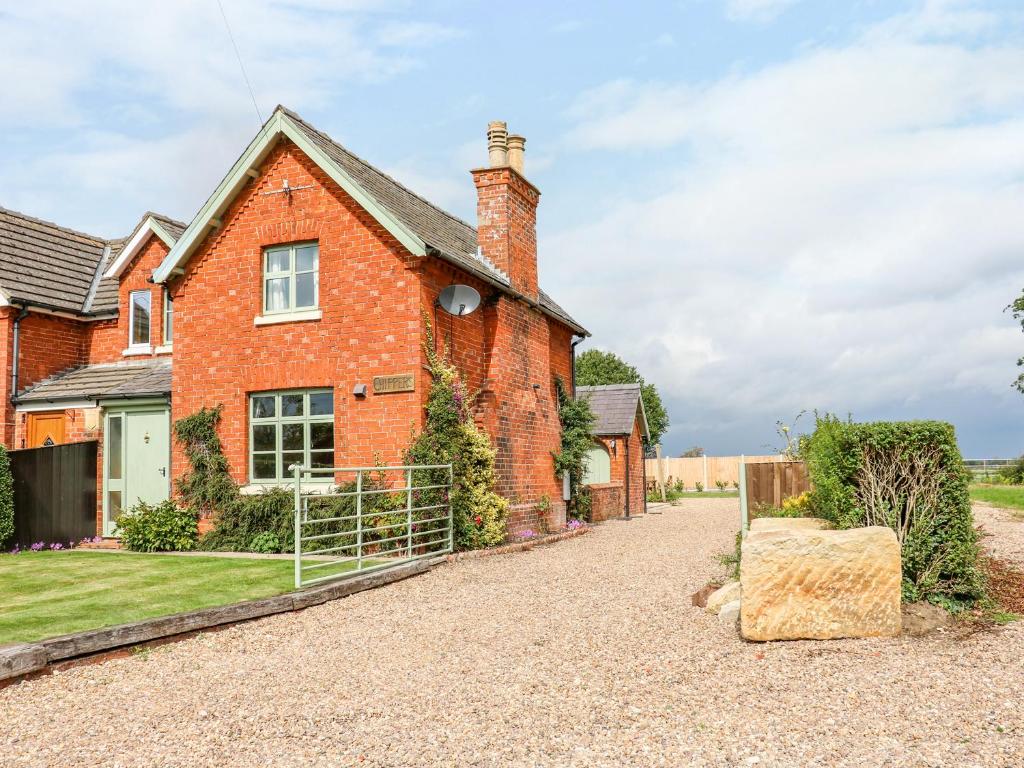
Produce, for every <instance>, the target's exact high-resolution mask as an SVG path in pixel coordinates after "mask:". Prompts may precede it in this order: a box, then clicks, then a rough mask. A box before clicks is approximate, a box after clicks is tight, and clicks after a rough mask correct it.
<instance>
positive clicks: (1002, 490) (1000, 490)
mask: <svg viewBox="0 0 1024 768" xmlns="http://www.w3.org/2000/svg"><path fill="white" fill-rule="evenodd" d="M971 499H972V500H973V501H984V502H987V503H989V504H992V505H993V506H996V507H1002V508H1003V509H1024V485H982V484H977V485H972V486H971Z"/></svg>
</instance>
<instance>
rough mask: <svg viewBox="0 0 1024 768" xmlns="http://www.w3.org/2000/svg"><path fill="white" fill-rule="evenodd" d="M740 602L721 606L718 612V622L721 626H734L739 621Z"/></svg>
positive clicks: (734, 601) (736, 601)
mask: <svg viewBox="0 0 1024 768" xmlns="http://www.w3.org/2000/svg"><path fill="white" fill-rule="evenodd" d="M741 605H742V601H740V600H733V601H731V602H728V603H726V604H725V605H723V606H722V610H721V611H719V612H718V620H719V621H720V622H722V623H723V624H735V623H736V622H737V621H739V619H740V606H741Z"/></svg>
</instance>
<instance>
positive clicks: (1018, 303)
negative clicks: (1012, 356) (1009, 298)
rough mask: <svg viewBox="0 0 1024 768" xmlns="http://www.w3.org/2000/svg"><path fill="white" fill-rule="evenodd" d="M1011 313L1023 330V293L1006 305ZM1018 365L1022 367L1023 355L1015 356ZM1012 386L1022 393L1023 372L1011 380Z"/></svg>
mask: <svg viewBox="0 0 1024 768" xmlns="http://www.w3.org/2000/svg"><path fill="white" fill-rule="evenodd" d="M1007 309H1008V310H1010V311H1011V312H1012V313H1013V319H1014V320H1017V321H1019V322H1020V327H1021V330H1024V293H1021V295H1020V296H1018V297H1017V298H1016V299H1014V300H1013V304H1011V305H1010V306H1008V307H1007ZM1017 365H1018V367H1021V368H1024V357H1018V358H1017ZM1013 386H1015V387H1016V388H1017V390H1018V391H1019V392H1022V393H1024V373H1022V374H1021V375H1020V376H1018V377H1017V380H1016V381H1015V382H1013Z"/></svg>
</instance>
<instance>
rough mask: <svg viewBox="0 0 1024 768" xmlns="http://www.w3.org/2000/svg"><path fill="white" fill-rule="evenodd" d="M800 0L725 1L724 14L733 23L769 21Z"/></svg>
mask: <svg viewBox="0 0 1024 768" xmlns="http://www.w3.org/2000/svg"><path fill="white" fill-rule="evenodd" d="M799 1H800V0H727V2H726V4H725V13H726V16H728V17H729V18H730V19H732V20H734V21H760V22H764V21H771V20H772V19H774V18H775V17H777V16H778V15H779V14H780V13H782V12H783V11H785V10H786V9H787V8H789V7H790V6H793V5H796V4H797V3H798V2H799Z"/></svg>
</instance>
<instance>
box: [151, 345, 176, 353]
mask: <svg viewBox="0 0 1024 768" xmlns="http://www.w3.org/2000/svg"><path fill="white" fill-rule="evenodd" d="M153 351H154V352H156V354H158V355H169V354H170V353H171V352H173V351H174V345H173V344H161V345H160V346H159V347H157V348H156V349H154V350H153Z"/></svg>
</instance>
